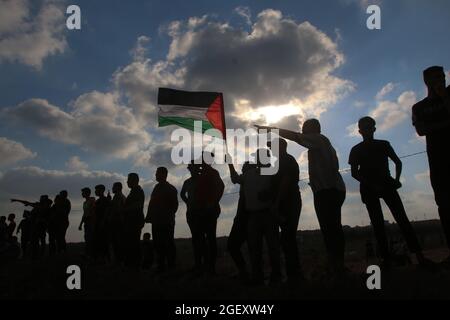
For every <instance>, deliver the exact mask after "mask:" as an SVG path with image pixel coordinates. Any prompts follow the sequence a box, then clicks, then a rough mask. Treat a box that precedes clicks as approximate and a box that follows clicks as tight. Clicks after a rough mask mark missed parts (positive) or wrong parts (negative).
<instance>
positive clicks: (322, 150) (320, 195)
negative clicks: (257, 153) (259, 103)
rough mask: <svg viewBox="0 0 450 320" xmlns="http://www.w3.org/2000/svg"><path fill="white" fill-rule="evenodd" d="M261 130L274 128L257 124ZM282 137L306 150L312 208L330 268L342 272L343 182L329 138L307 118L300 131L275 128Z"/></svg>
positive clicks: (343, 250)
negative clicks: (312, 201) (312, 199)
mask: <svg viewBox="0 0 450 320" xmlns="http://www.w3.org/2000/svg"><path fill="white" fill-rule="evenodd" d="M257 127H258V128H261V129H278V128H272V127H260V126H257ZM278 130H279V135H280V136H281V137H283V138H286V139H289V140H291V141H294V142H297V143H298V144H300V145H301V146H303V147H305V148H307V149H308V172H309V182H310V183H309V184H310V186H311V189H312V192H313V197H314V208H315V211H316V215H317V219H318V220H319V225H320V230H321V231H322V235H323V237H324V241H325V247H326V249H327V254H328V265H329V268H330V271H331V272H332V273H335V274H339V273H342V272H343V271H344V252H345V238H344V231H343V229H342V223H341V208H342V205H343V204H344V200H345V193H346V190H345V184H344V180H343V179H342V176H341V174H340V173H339V160H338V158H337V155H336V150H335V149H334V148H333V146H332V145H331V142H330V140H329V139H328V138H327V137H326V136H324V135H323V134H322V133H321V126H320V122H319V120H317V119H308V120H306V121H305V122H304V123H303V127H302V133H299V132H293V131H289V130H285V129H278Z"/></svg>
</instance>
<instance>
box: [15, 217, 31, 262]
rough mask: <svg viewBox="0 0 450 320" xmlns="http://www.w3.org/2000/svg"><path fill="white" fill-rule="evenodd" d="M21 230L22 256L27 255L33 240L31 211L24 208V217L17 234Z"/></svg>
mask: <svg viewBox="0 0 450 320" xmlns="http://www.w3.org/2000/svg"><path fill="white" fill-rule="evenodd" d="M19 232H20V246H21V248H22V256H23V257H25V256H26V255H27V249H28V245H29V243H30V241H31V219H30V211H27V210H24V212H23V219H22V220H21V221H20V222H19V225H18V227H17V232H16V234H18V233H19Z"/></svg>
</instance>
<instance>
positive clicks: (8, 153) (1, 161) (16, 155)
mask: <svg viewBox="0 0 450 320" xmlns="http://www.w3.org/2000/svg"><path fill="white" fill-rule="evenodd" d="M0 154H1V155H2V156H1V157H0V166H7V165H11V164H14V163H16V162H19V161H22V160H26V159H31V158H34V157H36V153H35V152H32V151H31V150H29V149H27V148H26V147H24V145H23V144H21V143H20V142H16V141H13V140H9V139H7V138H4V137H0Z"/></svg>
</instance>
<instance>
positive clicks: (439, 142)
mask: <svg viewBox="0 0 450 320" xmlns="http://www.w3.org/2000/svg"><path fill="white" fill-rule="evenodd" d="M423 79H424V82H425V84H426V86H427V88H428V95H427V97H426V98H425V99H423V100H422V101H419V102H418V103H416V104H415V105H414V106H413V107H412V122H413V125H414V126H415V128H416V131H417V134H418V135H419V136H425V137H426V141H427V153H428V162H429V165H430V179H431V186H432V187H433V191H434V198H435V201H436V204H437V206H438V209H439V216H440V218H441V223H442V227H443V229H444V233H445V236H446V238H447V246H448V247H449V249H450V184H449V181H450V154H449V152H448V151H447V149H448V144H449V141H450V86H447V87H445V85H446V84H445V73H444V68H443V67H438V66H433V67H429V68H427V69H426V70H424V72H423ZM444 263H445V264H446V265H448V266H450V255H449V256H448V258H447V259H446V260H444Z"/></svg>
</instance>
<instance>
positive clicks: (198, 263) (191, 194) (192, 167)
mask: <svg viewBox="0 0 450 320" xmlns="http://www.w3.org/2000/svg"><path fill="white" fill-rule="evenodd" d="M187 169H188V170H189V173H190V174H191V176H190V178H188V179H187V180H186V181H184V183H183V187H182V188H181V192H180V196H181V199H182V200H183V201H184V202H185V203H186V208H187V210H186V220H187V223H188V226H189V229H190V230H191V235H192V249H193V252H194V268H193V271H194V272H197V273H201V268H202V263H203V262H202V259H203V258H204V257H203V256H202V249H201V245H202V241H201V231H200V229H199V216H198V205H197V204H196V199H195V190H196V189H197V183H198V177H199V175H200V169H201V168H200V165H198V164H195V163H194V162H193V161H192V162H191V163H190V164H189V165H188V166H187Z"/></svg>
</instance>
